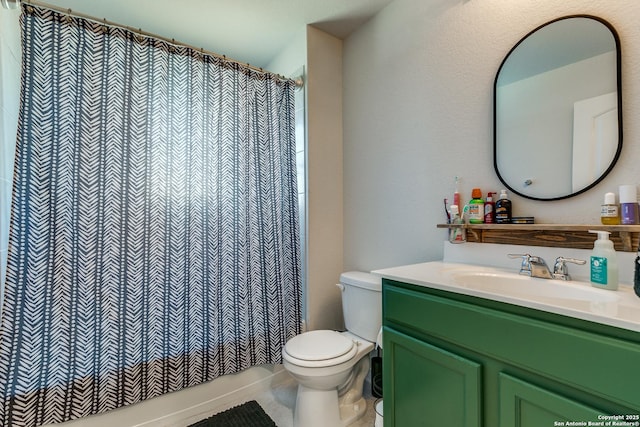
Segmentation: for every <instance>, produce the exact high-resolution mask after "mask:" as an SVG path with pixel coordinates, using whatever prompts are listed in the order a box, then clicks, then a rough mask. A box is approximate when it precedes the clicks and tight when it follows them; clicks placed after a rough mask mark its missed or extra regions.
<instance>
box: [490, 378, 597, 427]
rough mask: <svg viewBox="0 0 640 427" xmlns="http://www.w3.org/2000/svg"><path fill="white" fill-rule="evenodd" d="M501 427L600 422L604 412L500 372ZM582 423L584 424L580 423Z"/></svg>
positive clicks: (533, 426) (537, 426) (536, 426)
mask: <svg viewBox="0 0 640 427" xmlns="http://www.w3.org/2000/svg"><path fill="white" fill-rule="evenodd" d="M499 382H500V427H540V426H564V425H567V424H566V423H567V422H569V421H573V422H579V421H583V422H584V423H585V424H584V425H587V423H588V422H589V421H592V422H594V421H599V420H598V415H604V413H603V411H598V410H597V409H593V408H591V407H588V406H585V405H583V404H581V403H578V402H576V401H573V400H570V399H568V398H566V397H564V396H561V395H559V394H556V393H553V392H551V391H549V390H546V389H543V388H540V387H537V386H534V385H533V384H530V383H527V382H525V381H522V380H519V379H517V378H514V377H512V376H510V375H507V374H505V373H501V374H500V378H499ZM580 425H582V424H580Z"/></svg>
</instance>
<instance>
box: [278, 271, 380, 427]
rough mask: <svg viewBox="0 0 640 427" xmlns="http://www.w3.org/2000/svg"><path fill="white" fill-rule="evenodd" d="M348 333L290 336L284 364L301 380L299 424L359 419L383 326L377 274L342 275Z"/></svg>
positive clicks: (308, 426)
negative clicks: (371, 362)
mask: <svg viewBox="0 0 640 427" xmlns="http://www.w3.org/2000/svg"><path fill="white" fill-rule="evenodd" d="M338 287H340V289H341V290H342V312H343V314H344V323H345V326H346V328H347V331H346V332H336V331H330V330H317V331H310V332H305V333H303V334H300V335H298V336H296V337H294V338H292V339H290V340H289V341H288V342H287V344H286V345H285V347H284V349H283V350H282V356H283V359H284V362H283V363H284V367H285V369H286V370H287V371H289V373H290V374H291V375H292V376H293V377H294V378H295V379H296V380H297V381H298V395H297V398H296V408H295V411H294V416H293V425H294V427H328V426H331V427H334V426H335V427H341V426H348V425H349V424H352V423H353V422H355V421H356V420H357V419H358V418H360V417H361V416H362V415H363V414H364V412H365V410H366V407H367V404H366V402H365V400H364V398H363V397H362V390H363V385H364V380H365V377H366V376H367V373H368V372H369V353H370V352H371V350H373V347H374V343H375V340H376V338H377V336H378V332H379V331H380V327H381V325H382V284H381V280H380V278H379V277H377V276H374V275H373V274H369V273H363V272H359V271H352V272H348V273H343V274H342V275H340V283H339V284H338Z"/></svg>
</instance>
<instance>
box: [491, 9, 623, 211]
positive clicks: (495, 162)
mask: <svg viewBox="0 0 640 427" xmlns="http://www.w3.org/2000/svg"><path fill="white" fill-rule="evenodd" d="M571 18H588V19H593V20H596V21H598V22H600V23H601V24H603V25H604V26H606V27H607V28H608V29H609V31H611V34H612V35H613V39H614V41H615V44H616V79H617V91H618V148H617V150H616V154H615V156H614V158H613V160H612V161H611V164H610V165H609V167H608V168H607V170H605V171H604V172H603V173H602V175H600V177H599V178H598V179H596V180H595V181H594V182H593V183H591V184H590V185H588V186H587V187H585V188H583V189H581V190H579V191H576V192H573V193H570V194H567V195H565V196H558V197H551V198H541V197H534V196H530V195H526V194H522V193H521V192H519V191H518V190H516V189H514V188H513V187H512V186H510V185H509V184H508V183H507V182H505V180H504V179H503V178H502V176H501V175H500V172H499V171H498V158H497V154H498V153H497V132H496V127H497V118H496V116H497V107H496V105H497V95H496V94H497V88H498V77H499V76H500V71H502V67H503V66H504V65H505V62H506V61H507V59H509V56H511V53H512V52H513V51H514V50H515V49H517V48H518V46H520V44H521V43H522V42H523V41H524V40H526V39H527V38H528V37H529V36H531V35H532V34H534V33H535V32H536V31H538V30H540V29H541V28H544V27H546V26H547V25H550V24H553V23H555V22H558V21H562V20H565V19H571ZM621 65H622V52H621V49H620V38H619V36H618V33H617V32H616V30H615V28H613V26H612V25H611V24H610V23H609V22H608V21H606V20H604V19H602V18H599V17H597V16H593V15H580V14H579V15H568V16H563V17H560V18H556V19H554V20H551V21H549V22H546V23H544V24H542V25H540V26H538V27H536V28H535V29H533V30H532V31H530V32H529V33H527V34H526V35H525V36H524V37H522V38H521V39H520V41H518V43H516V44H515V45H514V46H513V47H512V48H511V50H509V53H507V55H506V56H505V57H504V59H503V60H502V63H501V64H500V67H499V68H498V71H497V73H496V77H495V80H494V83H493V169H494V170H495V172H496V175H497V176H498V179H499V180H500V182H502V183H503V184H504V186H505V187H506V188H507V189H509V191H511V192H512V193H514V194H517V195H519V196H522V197H525V198H527V199H531V200H540V201H553V200H562V199H567V198H570V197H574V196H577V195H578V194H582V193H584V192H585V191H587V190H590V189H591V188H593V187H594V186H596V185H597V184H598V183H600V182H601V181H602V180H603V179H604V178H605V177H606V176H607V175H608V174H609V173H610V172H611V170H612V169H613V167H614V166H615V164H616V163H617V162H618V158H619V157H620V152H621V151H622V70H621V68H622V67H621Z"/></svg>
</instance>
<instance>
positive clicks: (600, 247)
mask: <svg viewBox="0 0 640 427" xmlns="http://www.w3.org/2000/svg"><path fill="white" fill-rule="evenodd" d="M589 233H596V234H597V235H598V240H596V241H595V243H594V244H593V252H592V253H591V285H592V286H594V287H596V288H601V289H609V290H611V291H615V290H617V289H618V258H617V255H616V250H615V249H614V247H613V242H612V241H611V240H609V232H608V231H599V230H598V231H596V230H589Z"/></svg>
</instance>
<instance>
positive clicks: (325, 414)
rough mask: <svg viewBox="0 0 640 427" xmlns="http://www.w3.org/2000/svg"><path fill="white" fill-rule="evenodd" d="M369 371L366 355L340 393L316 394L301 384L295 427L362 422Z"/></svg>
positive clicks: (294, 417) (299, 386)
mask: <svg viewBox="0 0 640 427" xmlns="http://www.w3.org/2000/svg"><path fill="white" fill-rule="evenodd" d="M368 371H369V355H368V354H367V355H365V356H364V357H363V358H362V359H361V360H359V361H358V363H357V364H356V366H355V367H354V370H353V372H352V375H350V378H349V379H348V380H347V382H346V383H345V384H344V385H343V387H342V388H341V389H340V392H339V391H338V389H331V390H317V389H312V388H309V387H306V386H304V385H302V384H298V394H297V396H296V408H295V411H294V416H293V426H294V427H327V426H332V427H333V426H335V427H346V426H348V425H350V424H352V423H354V422H355V421H356V420H358V419H360V418H361V417H362V415H364V413H365V411H366V410H367V402H366V400H365V399H364V398H363V397H362V389H363V384H364V378H365V377H366V375H367V372H368ZM338 396H339V397H338Z"/></svg>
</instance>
